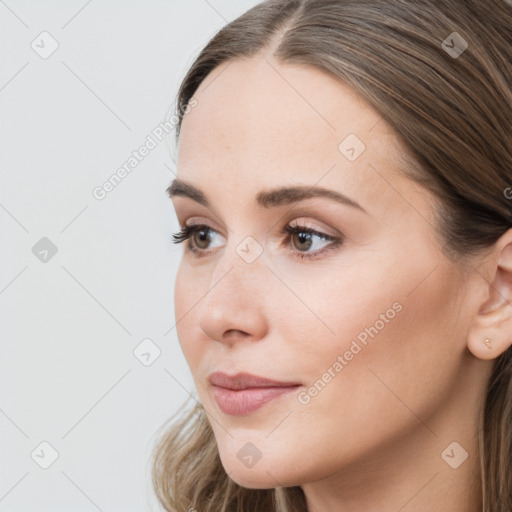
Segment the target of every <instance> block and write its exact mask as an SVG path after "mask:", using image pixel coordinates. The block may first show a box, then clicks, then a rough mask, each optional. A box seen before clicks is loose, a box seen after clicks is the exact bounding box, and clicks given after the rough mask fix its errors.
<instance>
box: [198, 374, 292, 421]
mask: <svg viewBox="0 0 512 512" xmlns="http://www.w3.org/2000/svg"><path fill="white" fill-rule="evenodd" d="M208 380H209V382H210V384H211V385H212V389H213V396H214V398H215V400H216V402H217V404H218V405H219V408H220V409H221V411H222V412H223V413H224V414H229V415H231V416H244V415H248V414H250V413H252V412H254V411H255V410H257V409H259V408H260V407H262V406H263V405H265V404H267V403H268V402H270V401H272V400H274V399H276V398H278V397H280V396H283V395H287V394H289V393H290V392H291V391H295V390H296V389H297V388H299V387H300V386H301V384H300V383H297V382H282V381H276V380H272V379H267V378H265V377H260V376H257V375H251V374H249V373H237V374H236V375H233V376H229V375H227V374H225V373H222V372H214V373H212V374H211V375H210V376H209V378H208Z"/></svg>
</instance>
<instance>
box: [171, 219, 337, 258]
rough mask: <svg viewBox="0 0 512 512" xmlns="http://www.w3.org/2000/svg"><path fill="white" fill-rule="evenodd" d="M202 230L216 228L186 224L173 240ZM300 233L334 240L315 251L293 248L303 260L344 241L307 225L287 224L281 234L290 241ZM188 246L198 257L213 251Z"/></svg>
mask: <svg viewBox="0 0 512 512" xmlns="http://www.w3.org/2000/svg"><path fill="white" fill-rule="evenodd" d="M202 230H208V231H215V230H214V229H212V228H211V227H210V226H208V225H207V224H192V225H189V226H187V225H185V226H182V227H181V230H180V231H179V232H178V233H175V234H173V235H172V237H173V241H172V242H173V243H175V244H180V243H181V242H184V241H185V240H188V239H189V238H190V237H191V236H192V235H193V234H195V233H196V232H197V231H202ZM298 233H307V234H308V235H316V236H318V237H320V238H323V239H324V240H327V241H331V242H332V243H331V244H330V245H329V246H327V247H324V248H323V249H320V250H318V251H315V252H313V253H303V252H301V251H296V250H292V251H291V252H292V255H293V256H294V257H295V258H298V259H301V260H304V259H305V258H307V259H314V258H316V257H317V256H319V255H320V254H322V253H324V252H326V251H330V250H331V249H335V248H336V247H338V246H339V245H341V243H342V240H341V239H340V238H337V237H333V236H331V235H327V234H326V233H322V232H321V231H316V230H314V229H311V228H307V227H305V226H290V225H289V224H288V225H287V226H285V227H284V228H283V229H282V230H281V235H282V236H285V237H286V240H287V242H289V241H290V238H291V236H292V235H295V234H298ZM186 248H187V250H189V251H190V252H192V253H194V255H195V256H196V257H202V256H206V255H208V254H209V253H210V252H211V251H207V250H202V249H194V248H193V246H192V245H191V244H190V242H189V243H188V244H186Z"/></svg>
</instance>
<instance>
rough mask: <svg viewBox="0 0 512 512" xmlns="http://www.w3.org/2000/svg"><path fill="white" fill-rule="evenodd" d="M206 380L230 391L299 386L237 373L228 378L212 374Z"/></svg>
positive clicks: (294, 383)
mask: <svg viewBox="0 0 512 512" xmlns="http://www.w3.org/2000/svg"><path fill="white" fill-rule="evenodd" d="M208 380H209V381H210V383H211V384H213V385H214V386H218V387H220V388H226V389H232V390H234V391H237V390H240V389H248V388H286V387H291V386H300V383H299V382H280V381H276V380H272V379H267V378H265V377H259V376H258V375H252V374H250V373H237V374H236V375H233V376H229V375H228V374H227V373H223V372H214V373H212V374H211V375H210V376H209V378H208Z"/></svg>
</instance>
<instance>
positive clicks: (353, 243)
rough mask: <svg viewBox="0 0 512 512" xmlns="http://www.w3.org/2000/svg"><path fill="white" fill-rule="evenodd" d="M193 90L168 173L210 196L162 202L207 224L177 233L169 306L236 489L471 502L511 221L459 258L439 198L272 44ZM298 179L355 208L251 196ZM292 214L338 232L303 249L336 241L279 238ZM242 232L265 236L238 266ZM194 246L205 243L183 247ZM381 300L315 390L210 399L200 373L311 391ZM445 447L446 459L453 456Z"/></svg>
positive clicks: (322, 505) (510, 259)
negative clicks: (251, 404) (437, 220)
mask: <svg viewBox="0 0 512 512" xmlns="http://www.w3.org/2000/svg"><path fill="white" fill-rule="evenodd" d="M292 86H293V87H292ZM194 97H195V98H196V100H197V101H198V104H197V106H196V107H195V108H194V109H192V111H191V112H190V113H188V114H187V115H186V116H185V117H184V120H183V125H182V131H181V136H180V142H179V149H178V160H177V176H178V178H180V179H182V180H185V181H187V182H188V183H191V184H193V185H195V186H196V187H198V188H200V189H201V190H202V191H203V192H204V194H205V195H206V197H207V199H208V201H209V202H210V204H211V207H210V208H207V207H205V206H203V205H201V204H199V203H197V202H196V201H194V200H192V199H190V198H188V197H184V196H180V195H176V196H173V198H172V200H173V205H174V208H175V211H176V215H177V217H178V220H179V222H180V224H181V225H183V224H185V223H187V224H188V223H191V222H201V223H205V224H207V225H208V226H210V227H211V228H212V229H213V233H212V234H211V239H210V242H208V241H206V242H204V241H203V242H201V239H200V238H199V237H198V236H196V237H195V238H194V237H192V239H189V240H187V241H186V242H184V243H183V251H184V252H183V257H182V259H181V262H180V265H179V269H178V273H177V277H176V284H175V308H176V309H175V313H176V318H177V334H178V338H179V341H180V344H181V347H182V350H183V352H184V355H185V357H186V359H187V362H188V364H189V366H190V369H191V372H192V374H193V377H194V383H195V385H196V389H197V393H198V396H199V399H200V401H201V402H202V404H203V405H204V407H205V409H206V411H207V414H208V417H209V419H210V422H211V425H212V428H213V431H214V434H215V438H216V440H217V443H218V447H219V453H220V457H221V460H222V464H223V466H224V468H225V470H226V472H227V473H228V474H229V476H230V477H231V478H232V479H233V480H234V481H235V482H237V483H238V484H240V485H242V486H244V487H249V488H272V487H277V486H301V487H302V489H303V491H304V492H305V495H306V499H307V503H308V509H309V511H310V512H330V511H339V510H343V511H344V512H370V511H374V510H375V507H376V505H377V504H378V509H379V511H380V512H397V511H398V510H400V511H401V512H407V511H411V512H412V511H415V512H427V511H429V512H431V511H432V510H436V512H443V511H446V512H448V511H450V512H477V511H479V510H481V497H480V496H481V487H480V484H479V460H478V445H477V441H478V437H477V432H478V415H479V413H480V410H481V407H482V401H483V398H484V392H485V385H486V383H487V380H488V378H489V375H490V373H491V369H492V363H493V359H494V358H496V357H497V356H499V355H500V354H501V353H502V352H503V351H505V350H506V348H508V346H510V343H511V339H510V336H509V335H507V332H511V331H512V315H511V308H510V304H509V303H508V299H510V297H511V295H512V278H511V276H512V230H511V231H509V232H507V233H505V234H504V235H503V236H502V238H501V239H500V240H499V241H498V242H497V243H496V244H495V245H494V246H493V247H492V248H490V249H489V251H487V252H486V253H485V254H484V255H483V256H481V257H479V258H478V259H476V258H474V259H468V260H467V261H465V262H464V265H465V266H464V271H463V270H462V267H461V265H462V264H461V263H460V262H459V263H458V264H455V263H454V262H452V261H450V260H449V259H448V258H447V256H445V254H444V253H443V252H442V244H441V242H440V240H439V239H438V237H437V235H436V233H435V231H434V224H433V223H434V220H433V210H432V208H433V205H434V198H433V196H432V195H431V194H430V193H429V192H427V191H426V190H425V189H424V188H423V187H421V186H420V185H418V184H416V183H414V182H413V181H411V180H409V179H407V178H405V177H404V176H403V175H402V174H401V172H400V170H399V166H400V160H399V158H398V156H400V155H404V154H405V152H406V148H405V147H404V146H403V145H402V143H401V142H400V139H399V138H398V137H397V136H396V134H395V133H394V132H393V131H392V129H391V127H390V126H389V125H387V124H386V122H385V120H383V119H382V118H381V116H379V115H378V114H377V113H376V112H375V111H374V110H372V108H371V107H370V106H369V105H368V104H367V103H365V102H364V100H363V99H362V98H360V97H359V96H357V95H356V94H355V93H354V92H353V91H352V90H351V89H349V88H348V87H347V86H346V85H344V84H343V83H341V82H339V81H338V80H336V79H335V78H333V77H330V76H329V75H327V74H324V73H322V72H320V71H318V70H315V69H313V68H311V67H307V66H302V65H290V64H281V63H278V62H277V61H275V60H274V59H273V57H272V56H271V54H270V52H267V54H266V55H258V56H256V57H252V58H251V59H248V60H245V61H232V62H230V63H229V65H226V64H222V65H221V66H219V67H218V68H216V69H215V70H214V71H213V72H212V73H211V74H210V76H208V77H207V78H206V80H205V81H204V82H203V83H202V85H201V86H200V88H199V90H198V91H197V92H196V94H195V96H194ZM350 133H353V134H356V135H357V137H359V139H360V140H362V141H363V142H364V144H365V145H366V150H365V151H364V152H363V153H362V154H361V155H360V156H359V158H357V159H356V160H355V161H353V162H351V161H349V160H348V159H347V158H346V157H345V156H344V155H343V154H342V153H341V152H340V151H339V149H338V146H339V144H340V142H341V141H343V139H344V138H345V137H346V136H347V135H348V134H350ZM397 155H398V156H397ZM296 184H300V185H309V186H313V185H317V186H323V187H325V188H329V189H331V190H335V191H337V192H341V193H343V194H346V195H348V196H349V197H350V198H352V199H353V200H355V201H357V202H358V203H359V204H360V205H361V206H363V208H364V209H365V210H367V213H365V212H363V211H360V210H358V209H356V208H353V207H350V206H348V205H342V204H339V203H337V202H334V201H332V200H329V199H327V198H315V199H308V200H305V201H302V202H301V203H297V204H294V205H281V206H279V207H276V208H264V207H261V206H258V205H257V204H256V202H255V197H256V193H257V192H259V191H261V190H268V189H271V188H274V187H278V186H283V185H296ZM290 223H291V224H299V225H303V226H307V227H310V228H313V229H316V230H318V231H321V232H324V233H327V234H329V235H333V236H339V235H340V234H342V235H343V241H342V244H341V245H340V246H339V247H337V248H334V249H332V250H330V251H329V250H327V251H326V252H324V253H323V254H319V255H318V256H317V257H316V258H314V259H300V258H296V257H294V256H293V251H295V252H296V253H299V254H300V253H301V252H302V253H308V252H309V253H311V252H314V251H315V250H317V249H318V250H320V249H322V248H327V247H329V245H330V244H331V242H330V241H326V240H323V239H322V238H319V237H316V236H313V238H312V239H311V241H312V242H313V246H312V247H310V248H308V245H307V243H305V242H304V241H303V240H302V241H301V240H300V239H299V238H298V237H297V236H295V237H292V238H291V239H288V240H287V239H286V236H287V235H286V234H285V235H283V234H281V232H280V230H281V229H282V228H283V227H284V226H286V225H287V224H290ZM248 236H251V237H253V238H254V239H255V240H256V241H257V242H258V244H260V246H261V248H262V250H263V252H262V253H261V254H260V255H259V257H257V258H256V260H255V261H254V262H252V263H250V264H249V263H247V262H246V261H245V260H244V259H243V258H242V257H240V256H239V254H238V253H237V251H236V248H237V246H238V245H239V244H240V243H241V242H242V241H243V240H244V239H245V238H246V237H248ZM188 243H191V244H192V245H194V244H195V246H196V248H198V249H199V250H203V251H205V250H210V251H211V252H210V253H209V254H207V255H204V256H202V257H196V256H195V255H194V254H193V253H192V252H190V251H188V250H187V248H186V245H187V244H188ZM253 247H254V246H253ZM394 303H398V304H400V305H401V306H402V309H401V311H400V312H397V313H396V315H395V316H394V318H393V319H391V320H388V322H385V325H384V327H383V328H382V329H381V330H379V332H378V334H377V335H376V336H374V338H369V340H368V342H367V345H366V346H364V345H362V344H361V343H360V344H359V345H361V347H362V349H361V350H360V351H359V352H358V353H357V354H356V355H355V356H354V357H353V358H352V359H351V360H350V361H346V362H347V364H346V366H344V367H343V369H342V371H340V372H338V373H336V372H334V373H335V377H332V378H331V380H330V382H328V383H327V385H326V386H325V387H324V388H323V389H322V390H321V391H320V392H318V393H317V394H316V396H314V397H311V400H310V401H309V403H307V404H304V403H300V402H299V400H298V398H297V395H298V394H297V393H290V394H288V395H285V396H282V397H279V398H277V399H275V400H273V401H272V402H270V403H267V404H266V405H265V406H263V407H262V408H260V409H258V410H256V411H255V412H253V413H251V414H249V415H246V416H238V417H236V416H230V415H226V414H224V413H223V412H222V411H221V410H220V408H219V406H218V404H217V403H216V401H215V400H214V397H213V395H212V392H211V388H210V385H209V384H208V381H207V377H208V375H209V374H210V373H211V372H213V371H225V372H226V373H228V374H230V375H233V374H235V373H237V372H238V371H245V372H249V373H253V374H256V375H262V376H265V377H267V378H271V379H275V380H280V381H292V382H298V383H301V385H302V387H301V388H299V390H300V391H302V392H303V396H304V392H307V390H308V389H310V386H312V385H313V383H314V382H315V381H318V379H321V378H322V375H323V374H324V373H325V372H327V369H328V368H330V367H331V368H332V367H333V363H335V361H336V360H337V357H338V356H339V355H343V354H344V353H345V352H346V351H347V350H349V349H350V346H351V343H352V341H353V340H355V339H357V336H358V334H360V333H361V332H362V331H364V329H365V328H369V327H370V326H374V325H375V324H376V321H377V320H378V319H379V318H382V317H379V315H381V314H386V311H388V310H389V309H390V308H392V305H393V304H394ZM486 337H491V338H492V349H489V348H487V346H486V345H485V344H484V342H483V340H484V339H485V338H486ZM332 372H333V370H331V373H332ZM454 441H455V442H457V443H458V444H459V445H460V446H461V447H462V448H463V449H464V450H465V451H466V452H467V453H468V458H467V459H466V460H465V461H464V462H462V463H461V464H460V466H458V467H457V468H456V469H454V468H452V467H451V466H450V465H449V464H448V463H447V462H445V460H444V459H443V458H442V456H441V454H442V453H443V451H444V450H445V449H446V448H447V447H449V445H450V444H451V443H452V442H454ZM248 442H251V443H253V444H254V445H255V446H256V447H257V448H258V450H259V451H260V452H261V454H262V457H261V459H260V460H259V461H258V462H257V463H256V464H255V465H254V466H252V467H246V466H245V465H244V464H242V463H241V461H240V460H239V458H238V457H237V452H238V451H239V450H240V449H241V448H242V447H243V446H244V445H245V444H246V443H248ZM451 453H453V458H452V459H450V460H454V461H455V462H457V461H458V460H460V458H461V453H463V452H462V449H460V448H457V447H456V448H455V450H454V451H453V452H449V454H450V455H451Z"/></svg>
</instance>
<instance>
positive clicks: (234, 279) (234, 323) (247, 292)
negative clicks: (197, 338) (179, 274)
mask: <svg viewBox="0 0 512 512" xmlns="http://www.w3.org/2000/svg"><path fill="white" fill-rule="evenodd" d="M265 273H267V274H268V273H269V271H268V269H267V268H266V267H265V264H264V262H263V258H262V257H261V258H259V259H258V260H256V261H254V262H252V263H247V262H246V261H244V259H243V258H241V257H240V256H239V254H238V253H237V252H236V251H235V249H234V248H228V247H226V250H225V252H224V254H223V255H222V256H221V257H220V259H219V262H218V265H217V266H216V268H215V272H214V273H213V275H212V279H211V282H210V286H209V290H208V292H207V293H206V295H205V296H204V298H203V300H202V301H201V303H200V306H199V312H198V315H199V326H200V328H201V329H202V331H203V332H204V333H205V334H206V336H208V338H209V339H211V340H214V341H218V342H221V343H226V344H233V343H236V342H239V341H241V340H248V341H257V340H260V339H262V338H263V337H264V336H265V334H266V333H267V329H268V323H267V320H266V311H267V308H266V304H268V303H269V300H268V299H269V298H268V294H267V292H266V289H268V287H267V286H266V284H265V283H266V280H267V279H266V278H265V277H264V275H265Z"/></svg>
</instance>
